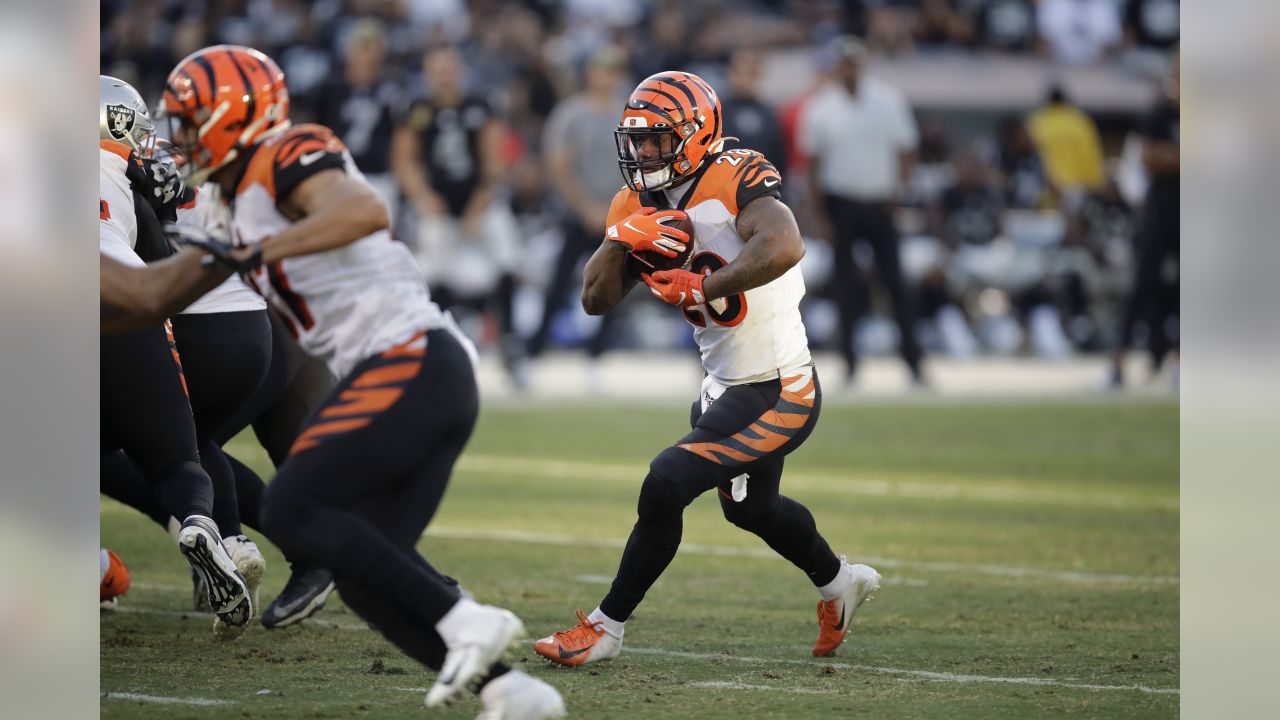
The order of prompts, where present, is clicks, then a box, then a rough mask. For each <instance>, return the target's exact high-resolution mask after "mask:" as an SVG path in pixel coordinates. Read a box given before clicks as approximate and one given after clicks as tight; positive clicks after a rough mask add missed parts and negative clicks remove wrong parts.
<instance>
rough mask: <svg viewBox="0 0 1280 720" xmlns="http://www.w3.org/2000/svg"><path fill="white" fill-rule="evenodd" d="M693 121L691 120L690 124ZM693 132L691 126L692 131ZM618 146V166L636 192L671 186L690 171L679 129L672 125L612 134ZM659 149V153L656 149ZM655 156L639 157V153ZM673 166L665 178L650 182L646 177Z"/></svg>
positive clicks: (632, 129)
mask: <svg viewBox="0 0 1280 720" xmlns="http://www.w3.org/2000/svg"><path fill="white" fill-rule="evenodd" d="M687 124H691V123H687ZM689 134H692V128H691V129H690V130H689ZM613 137H614V140H615V141H616V142H617V145H618V168H619V169H620V170H621V171H622V178H623V180H625V181H626V183H627V187H629V188H631V189H632V190H634V191H636V192H652V191H654V190H662V189H663V188H667V187H670V186H671V185H673V184H674V183H675V182H676V181H678V180H680V179H681V178H682V177H684V175H678V174H677V172H679V173H687V172H688V170H689V161H688V160H687V159H686V158H685V156H684V153H683V152H681V150H680V147H681V142H680V138H679V136H678V135H677V133H676V131H675V130H674V129H671V128H630V127H627V128H623V127H620V128H618V129H617V130H615V131H614V133H613ZM655 150H656V153H655V152H654V151H655ZM642 152H643V153H645V154H646V155H652V156H651V157H647V158H646V159H643V160H642V159H640V157H639V156H640V153H642ZM665 169H670V170H671V172H670V173H668V174H667V177H666V178H663V179H662V180H660V181H656V182H653V183H650V181H649V180H648V179H647V178H646V177H645V176H646V175H651V174H653V173H658V172H662V171H663V170H665Z"/></svg>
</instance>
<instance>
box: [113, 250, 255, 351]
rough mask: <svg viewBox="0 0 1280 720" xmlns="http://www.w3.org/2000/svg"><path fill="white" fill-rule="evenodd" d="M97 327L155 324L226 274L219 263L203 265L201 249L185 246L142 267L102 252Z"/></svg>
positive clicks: (120, 328) (122, 328)
mask: <svg viewBox="0 0 1280 720" xmlns="http://www.w3.org/2000/svg"><path fill="white" fill-rule="evenodd" d="M101 257H102V265H101V267H102V269H101V272H100V277H101V291H100V298H101V300H100V305H101V308H102V311H101V317H102V320H101V322H102V332H104V333H122V332H129V331H132V330H141V329H144V328H147V327H152V326H155V325H159V324H160V323H162V322H164V321H165V318H168V317H169V316H171V315H176V314H177V313H179V312H181V311H182V310H183V309H184V308H186V307H187V306H188V305H190V304H191V303H193V302H195V301H196V300H197V299H199V298H200V297H201V296H203V295H204V294H205V293H207V292H209V291H210V290H212V289H214V288H215V287H217V286H218V285H220V284H221V283H222V281H223V280H226V279H227V276H228V275H230V274H231V273H230V271H229V270H227V269H225V268H223V267H222V266H221V265H211V266H206V265H205V264H204V257H205V253H204V252H203V251H201V250H198V249H196V248H186V249H184V250H182V251H181V252H179V253H178V254H176V255H174V256H172V257H169V258H166V259H164V260H162V261H160V262H157V263H152V264H151V265H147V266H145V267H129V266H128V265H125V264H124V263H122V262H120V261H118V260H116V259H114V258H110V257H107V256H106V255H102V256H101Z"/></svg>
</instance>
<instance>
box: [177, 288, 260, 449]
mask: <svg viewBox="0 0 1280 720" xmlns="http://www.w3.org/2000/svg"><path fill="white" fill-rule="evenodd" d="M173 334H174V338H175V339H176V340H177V343H178V353H179V355H180V356H181V358H182V364H183V369H184V371H185V374H186V378H187V386H188V388H189V389H190V392H191V406H192V409H193V411H194V412H195V418H196V430H197V431H198V432H199V434H200V435H201V436H202V437H219V436H221V435H222V434H223V432H224V431H225V429H226V428H227V427H228V426H229V425H230V424H231V423H232V422H234V421H235V417H236V414H237V412H238V411H239V410H240V409H241V408H242V407H244V406H245V405H247V404H248V403H250V401H251V400H252V398H253V396H254V393H255V391H256V390H257V389H258V388H259V386H261V384H262V382H263V380H264V379H265V378H266V374H267V370H268V367H269V366H270V364H271V326H270V323H269V322H268V320H267V313H266V311H265V310H256V311H249V312H233V313H210V314H207V315H180V316H177V317H175V318H174V320H173Z"/></svg>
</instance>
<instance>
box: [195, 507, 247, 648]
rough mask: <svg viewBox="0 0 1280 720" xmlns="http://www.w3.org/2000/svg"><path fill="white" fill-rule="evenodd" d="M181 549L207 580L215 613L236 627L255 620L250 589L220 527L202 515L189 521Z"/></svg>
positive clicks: (197, 572) (203, 579)
mask: <svg viewBox="0 0 1280 720" xmlns="http://www.w3.org/2000/svg"><path fill="white" fill-rule="evenodd" d="M178 549H179V550H181V551H182V554H183V556H184V557H186V559H187V562H188V563H189V564H190V565H191V568H192V569H193V570H195V572H196V574H197V575H199V576H200V579H201V581H203V583H204V588H205V592H206V593H207V594H208V595H207V597H208V599H209V607H210V608H212V609H213V612H215V613H217V614H218V615H219V616H221V617H222V619H223V622H227V623H230V624H232V625H243V624H245V623H247V622H249V618H251V617H253V605H252V604H251V603H252V600H251V599H250V597H249V588H248V586H247V585H246V584H245V581H244V576H243V575H241V574H240V571H239V570H237V569H236V564H235V562H234V561H232V559H231V556H230V555H228V554H227V549H226V547H224V546H223V544H222V538H221V537H219V534H218V526H217V524H215V523H214V522H213V520H210V519H209V518H207V517H204V516H202V515H192V516H191V517H189V518H187V519H186V520H185V521H183V523H182V530H180V531H179V532H178Z"/></svg>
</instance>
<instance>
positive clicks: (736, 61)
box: [722, 47, 786, 163]
mask: <svg viewBox="0 0 1280 720" xmlns="http://www.w3.org/2000/svg"><path fill="white" fill-rule="evenodd" d="M760 65H761V57H760V53H759V51H757V50H754V49H752V48H750V47H742V48H739V49H738V50H735V51H734V53H733V55H732V56H731V57H730V58H729V94H728V96H727V97H726V98H724V100H723V104H722V110H723V112H724V134H725V135H729V136H733V137H736V138H738V144H739V146H740V147H744V148H749V149H751V150H755V151H757V152H759V153H761V154H762V155H764V156H765V157H766V158H768V159H769V161H770V162H774V163H783V162H785V156H786V149H785V148H784V146H783V144H782V129H781V127H780V126H779V125H778V118H777V116H776V115H774V112H773V108H771V107H769V106H768V105H765V104H764V103H763V102H761V101H760V98H759V95H758V92H759V86H760ZM775 158H776V159H775Z"/></svg>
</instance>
